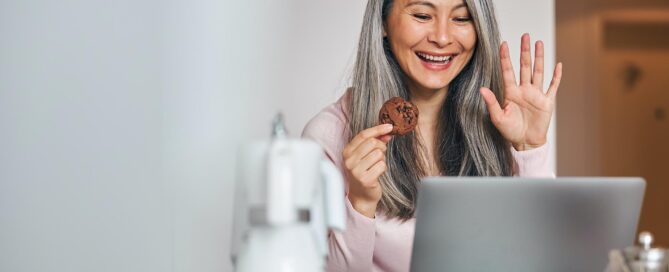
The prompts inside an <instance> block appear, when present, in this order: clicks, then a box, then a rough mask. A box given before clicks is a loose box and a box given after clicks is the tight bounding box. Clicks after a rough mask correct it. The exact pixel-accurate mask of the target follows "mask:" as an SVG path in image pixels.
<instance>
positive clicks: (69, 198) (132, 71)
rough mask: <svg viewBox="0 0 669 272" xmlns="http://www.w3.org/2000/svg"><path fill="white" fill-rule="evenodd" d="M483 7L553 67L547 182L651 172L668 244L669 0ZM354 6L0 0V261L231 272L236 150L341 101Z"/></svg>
mask: <svg viewBox="0 0 669 272" xmlns="http://www.w3.org/2000/svg"><path fill="white" fill-rule="evenodd" d="M495 4H496V6H497V12H498V16H499V21H500V25H501V28H502V35H503V38H504V39H505V40H508V41H509V44H510V47H511V48H512V51H513V52H512V57H513V58H514V59H518V52H517V51H518V50H517V49H518V48H519V40H520V35H521V34H522V33H525V32H528V33H530V34H531V35H532V38H533V39H534V40H536V39H542V40H544V41H545V43H546V49H547V52H546V54H547V60H546V66H547V67H553V66H554V65H555V59H556V58H555V56H556V55H557V59H559V60H560V61H562V62H564V64H565V75H564V78H563V83H562V84H563V85H562V87H561V89H560V93H559V95H558V100H559V101H558V109H557V113H556V118H555V119H554V124H553V126H552V127H551V130H550V133H549V134H550V135H549V136H550V144H551V150H552V151H554V152H552V154H553V157H552V164H553V166H554V169H555V170H556V171H557V174H558V175H560V176H567V175H588V176H589V175H607V176H608V175H616V176H617V175H630V176H644V177H645V178H646V179H647V180H648V181H649V187H648V193H647V195H648V197H647V202H646V203H645V205H646V206H645V207H644V214H643V219H642V223H641V226H642V228H643V229H648V230H651V231H653V232H654V233H656V234H657V236H658V237H659V238H660V240H661V243H664V244H665V245H667V244H669V233H668V232H669V225H668V224H667V220H668V219H667V216H666V210H667V208H669V203H668V202H667V200H666V199H667V198H663V196H664V195H667V194H669V191H668V190H667V188H668V186H667V185H666V183H667V177H668V175H667V174H666V173H664V172H663V171H662V166H665V165H668V164H667V162H669V159H667V158H665V156H666V155H667V154H669V150H668V144H667V143H666V142H665V141H666V139H669V137H668V136H669V135H668V134H669V129H668V126H669V124H668V122H667V120H666V119H667V116H666V114H667V113H666V110H667V109H668V108H667V106H669V105H668V104H669V97H668V95H667V92H666V91H665V92H662V91H663V90H666V87H664V86H667V85H668V84H667V83H669V82H667V77H666V76H663V75H664V73H665V71H667V68H669V67H667V63H669V51H667V48H669V46H668V40H667V37H669V36H668V34H669V33H668V30H667V29H668V27H667V26H668V25H669V20H668V18H669V16H668V15H667V14H668V13H666V12H669V3H668V2H667V1H666V0H664V1H659V0H658V1H649V0H647V1H622V0H620V1H612V0H608V1H603V0H602V1H599V0H598V1H586V2H585V3H581V2H579V1H576V0H574V1H572V0H560V1H554V0H496V1H495ZM365 5H366V1H364V0H339V1H327V0H311V1H308V0H289V1H271V0H255V1H230V0H217V1H214V0H190V1H184V0H166V1H155V0H134V1H129V0H117V1H101V0H62V1H48V0H20V1H19V0H0V271H12V272H22V271H231V270H232V266H231V263H230V258H229V247H230V245H229V243H230V235H231V234H230V229H231V220H232V209H233V207H232V198H233V195H232V192H233V187H234V181H235V173H234V172H235V167H236V165H235V157H236V155H235V152H236V149H237V147H238V146H239V144H240V143H243V142H247V141H250V140H252V139H265V138H267V137H269V132H270V126H269V125H270V120H271V119H272V117H273V116H274V114H275V113H277V112H278V111H281V112H283V113H284V114H285V117H286V120H287V124H288V129H289V132H290V133H291V134H292V135H293V136H298V135H299V134H300V132H301V130H302V127H303V126H304V124H306V122H307V121H308V120H309V119H310V118H311V117H312V116H313V115H315V114H316V113H317V112H318V111H319V110H320V109H322V108H323V107H325V106H326V105H327V104H329V103H332V102H333V101H335V100H336V99H337V98H338V97H339V96H340V95H341V94H342V93H343V91H344V90H345V88H346V87H347V86H348V80H349V77H348V76H349V72H350V68H351V66H352V64H353V61H354V57H355V46H356V43H357V37H358V33H359V31H360V25H361V21H362V15H363V12H364V7H365ZM665 11H666V12H665ZM514 49H516V50H514ZM516 65H517V64H516ZM663 65H664V66H663ZM663 80H664V81H663ZM546 84H548V82H547V83H546ZM662 88H665V89H662ZM663 140H664V141H663ZM663 213H664V214H663Z"/></svg>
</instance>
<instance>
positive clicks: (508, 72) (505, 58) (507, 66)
mask: <svg viewBox="0 0 669 272" xmlns="http://www.w3.org/2000/svg"><path fill="white" fill-rule="evenodd" d="M499 55H500V58H501V65H502V77H504V86H505V87H506V89H507V90H508V89H511V87H512V86H513V87H515V86H516V85H518V84H516V75H515V74H514V72H513V65H512V64H511V57H510V56H511V54H509V45H508V44H507V43H506V42H503V43H502V45H501V46H500V48H499Z"/></svg>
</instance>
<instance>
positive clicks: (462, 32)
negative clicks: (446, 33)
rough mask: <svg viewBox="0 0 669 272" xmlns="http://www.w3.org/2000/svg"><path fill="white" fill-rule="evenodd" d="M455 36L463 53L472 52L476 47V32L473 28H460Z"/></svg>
mask: <svg viewBox="0 0 669 272" xmlns="http://www.w3.org/2000/svg"><path fill="white" fill-rule="evenodd" d="M455 35H456V36H457V39H458V41H460V44H461V45H462V47H463V49H464V50H465V51H472V50H474V47H475V46H476V39H477V37H476V30H475V29H474V27H473V26H472V27H466V28H461V29H458V31H456V33H455Z"/></svg>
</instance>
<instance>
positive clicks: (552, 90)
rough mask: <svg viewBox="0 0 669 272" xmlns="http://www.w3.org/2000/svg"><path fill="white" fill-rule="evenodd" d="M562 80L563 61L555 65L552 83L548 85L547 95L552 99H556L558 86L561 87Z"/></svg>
mask: <svg viewBox="0 0 669 272" xmlns="http://www.w3.org/2000/svg"><path fill="white" fill-rule="evenodd" d="M560 80H562V62H560V63H558V64H557V65H556V66H555V71H554V72H553V79H552V80H551V85H550V86H549V87H548V92H547V93H546V95H547V96H548V97H550V98H551V99H555V95H556V94H557V91H558V88H559V87H560Z"/></svg>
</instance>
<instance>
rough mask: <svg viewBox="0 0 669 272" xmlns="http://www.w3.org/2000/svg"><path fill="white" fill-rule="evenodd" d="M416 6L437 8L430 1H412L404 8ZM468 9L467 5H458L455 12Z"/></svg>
mask: <svg viewBox="0 0 669 272" xmlns="http://www.w3.org/2000/svg"><path fill="white" fill-rule="evenodd" d="M415 5H422V6H428V7H430V8H433V9H436V8H437V7H436V6H435V5H434V4H432V2H429V1H411V2H410V3H408V4H406V6H404V7H405V8H407V7H410V6H415ZM466 7H467V4H465V3H464V2H462V3H460V4H458V5H456V6H455V7H453V10H456V9H460V8H466Z"/></svg>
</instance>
